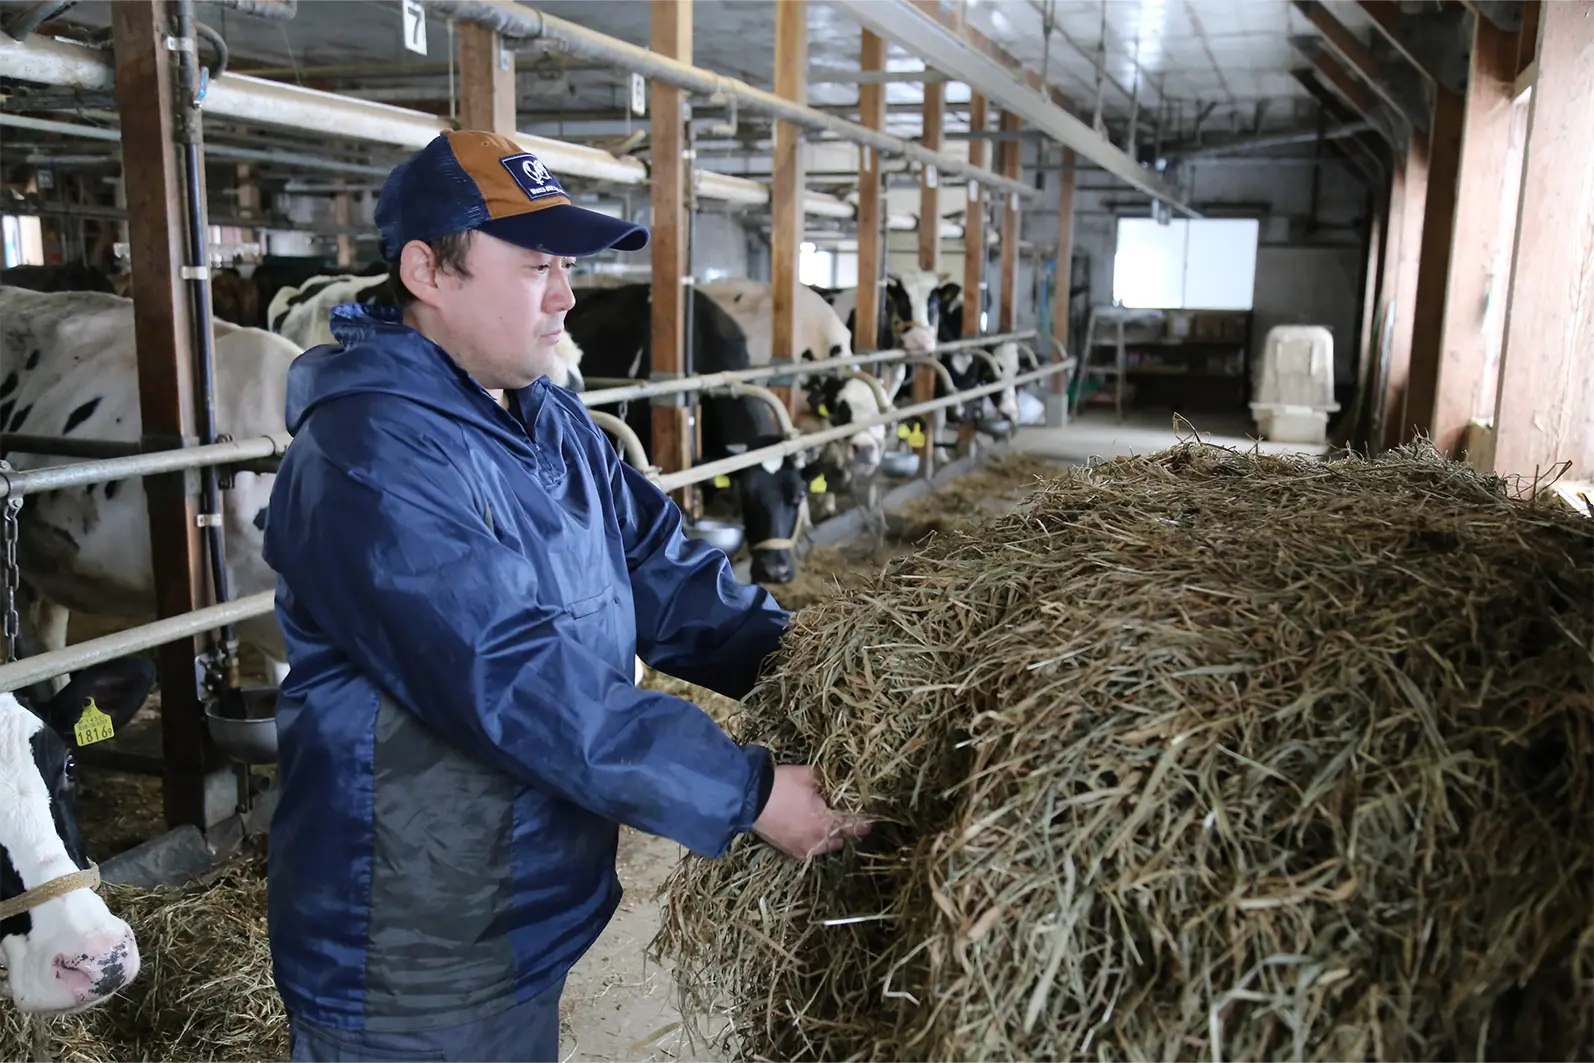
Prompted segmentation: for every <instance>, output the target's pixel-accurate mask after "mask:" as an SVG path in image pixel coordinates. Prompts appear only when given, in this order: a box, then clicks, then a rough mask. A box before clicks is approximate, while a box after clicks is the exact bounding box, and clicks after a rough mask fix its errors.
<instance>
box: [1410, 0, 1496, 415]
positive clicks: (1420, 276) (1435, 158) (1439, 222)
mask: <svg viewBox="0 0 1594 1063" xmlns="http://www.w3.org/2000/svg"><path fill="white" fill-rule="evenodd" d="M1480 21H1481V20H1480ZM1464 104H1465V101H1464V100H1463V98H1462V97H1461V95H1460V94H1459V93H1455V92H1451V91H1450V90H1449V89H1447V88H1445V87H1444V86H1443V85H1436V86H1434V106H1433V121H1432V124H1431V127H1430V131H1429V135H1428V194H1427V196H1426V197H1425V198H1424V201H1423V220H1422V250H1421V254H1420V260H1419V263H1418V266H1417V290H1416V299H1415V303H1414V306H1413V310H1412V314H1413V317H1412V332H1411V375H1410V378H1409V380H1408V381H1407V385H1406V404H1405V409H1404V412H1403V415H1402V417H1401V424H1400V432H1401V441H1402V442H1410V441H1411V440H1412V439H1413V438H1415V437H1416V435H1417V434H1418V433H1422V434H1431V433H1432V431H1433V420H1434V402H1435V398H1436V396H1437V394H1438V386H1439V359H1440V351H1441V338H1442V335H1443V333H1444V324H1445V289H1446V287H1447V285H1448V284H1449V282H1450V254H1451V239H1452V237H1453V236H1454V234H1455V223H1456V183H1457V175H1458V173H1459V171H1460V168H1461V126H1462V118H1463V116H1464V114H1465V110H1466V108H1465V106H1464Z"/></svg>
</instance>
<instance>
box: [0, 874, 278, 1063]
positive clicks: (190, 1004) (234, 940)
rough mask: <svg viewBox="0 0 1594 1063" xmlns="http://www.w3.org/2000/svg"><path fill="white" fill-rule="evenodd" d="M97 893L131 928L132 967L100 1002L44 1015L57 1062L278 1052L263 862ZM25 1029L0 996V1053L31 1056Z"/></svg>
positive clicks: (92, 1062)
mask: <svg viewBox="0 0 1594 1063" xmlns="http://www.w3.org/2000/svg"><path fill="white" fill-rule="evenodd" d="M101 895H102V896H104V898H105V901H106V903H107V904H108V905H109V906H110V908H111V910H112V911H114V912H116V913H117V914H118V915H119V916H121V917H122V918H123V919H125V920H127V922H128V924H129V925H130V926H132V928H133V932H134V934H135V935H137V939H138V950H139V958H140V962H141V964H142V969H141V970H140V971H139V975H138V978H136V979H135V980H134V982H133V984H132V985H131V986H130V987H128V989H126V990H124V991H123V992H122V993H121V994H118V995H117V997H116V998H115V999H113V1000H111V1001H110V1002H108V1003H107V1004H105V1005H104V1006H103V1007H100V1008H97V1009H95V1010H93V1011H90V1012H88V1013H86V1014H82V1015H70V1016H64V1017H61V1018H55V1019H49V1020H46V1027H47V1030H48V1035H49V1036H48V1041H47V1043H48V1046H49V1050H50V1053H51V1055H52V1056H53V1057H54V1058H55V1059H57V1060H61V1061H63V1063H112V1061H117V1063H120V1061H125V1060H152V1061H165V1060H171V1061H178V1060H183V1061H187V1060H240V1059H248V1060H257V1059H267V1060H270V1059H287V1058H288V1026H287V1017H286V1015H285V1013H284V1011H283V1007H282V998H281V997H280V996H278V994H277V988H276V986H275V984H274V983H273V981H272V976H271V949H270V946H269V944H268V942H267V939H266V878H265V867H264V861H263V860H259V859H254V860H247V861H242V860H241V861H238V862H235V863H233V864H230V865H228V867H226V868H225V869H224V870H223V871H222V872H221V873H220V874H219V875H218V876H216V877H215V878H214V880H213V881H211V882H209V883H194V884H190V885H186V886H177V887H161V888H158V889H152V890H143V889H134V888H132V887H129V886H115V885H111V884H106V885H105V886H103V887H101ZM32 1044H33V1042H32V1038H31V1032H30V1031H29V1030H28V1028H27V1026H26V1024H25V1023H24V1022H23V1021H22V1019H21V1016H20V1015H19V1014H18V1013H17V1012H16V1010H15V1009H14V1008H12V1007H10V1005H9V1004H0V1059H32V1058H34V1057H33V1055H32Z"/></svg>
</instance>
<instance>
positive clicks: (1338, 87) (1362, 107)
mask: <svg viewBox="0 0 1594 1063" xmlns="http://www.w3.org/2000/svg"><path fill="white" fill-rule="evenodd" d="M1307 58H1308V59H1309V60H1311V63H1312V66H1314V67H1316V68H1317V73H1318V75H1319V76H1321V77H1322V79H1323V81H1324V82H1325V83H1327V84H1328V85H1329V86H1330V87H1331V88H1333V90H1334V91H1335V92H1337V93H1339V94H1340V96H1342V97H1344V99H1345V102H1346V103H1348V104H1350V105H1351V107H1353V108H1354V109H1355V110H1356V112H1357V113H1358V114H1360V115H1361V116H1362V117H1363V118H1366V119H1368V120H1369V121H1371V120H1372V119H1373V118H1374V117H1375V115H1376V113H1377V111H1378V100H1377V98H1376V97H1375V96H1374V95H1373V94H1372V92H1371V91H1370V90H1368V88H1367V87H1366V86H1365V85H1363V84H1362V83H1361V82H1360V81H1358V80H1357V79H1356V78H1355V77H1353V76H1352V75H1351V72H1350V71H1349V70H1346V69H1345V68H1344V67H1343V66H1341V65H1340V63H1339V61H1338V60H1337V59H1335V58H1334V57H1333V56H1331V55H1327V54H1325V53H1323V52H1318V53H1317V54H1316V55H1311V56H1308V57H1307ZM1396 113H1397V114H1403V113H1404V112H1399V111H1397V112H1396Z"/></svg>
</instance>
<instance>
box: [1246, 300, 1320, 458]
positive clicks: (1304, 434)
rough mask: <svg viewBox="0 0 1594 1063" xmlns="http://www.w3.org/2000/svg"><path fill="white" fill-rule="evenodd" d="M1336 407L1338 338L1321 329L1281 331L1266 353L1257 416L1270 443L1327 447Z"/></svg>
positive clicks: (1270, 338) (1254, 408)
mask: <svg viewBox="0 0 1594 1063" xmlns="http://www.w3.org/2000/svg"><path fill="white" fill-rule="evenodd" d="M1338 409H1339V403H1337V402H1335V401H1334V335H1333V333H1331V332H1329V330H1328V329H1326V328H1324V327H1323V326H1321V325H1275V326H1274V327H1273V328H1271V329H1268V333H1267V339H1266V341H1265V342H1264V345H1263V350H1262V379H1261V381H1260V382H1259V384H1258V386H1257V389H1256V393H1255V396H1254V398H1253V400H1252V402H1251V416H1252V417H1253V418H1255V420H1256V423H1257V428H1258V429H1259V430H1260V431H1261V434H1262V437H1263V438H1264V439H1269V440H1272V441H1275V442H1279V443H1326V442H1327V441H1328V415H1329V414H1330V413H1333V412H1334V411H1335V410H1338Z"/></svg>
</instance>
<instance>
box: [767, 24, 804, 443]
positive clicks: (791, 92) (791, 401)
mask: <svg viewBox="0 0 1594 1063" xmlns="http://www.w3.org/2000/svg"><path fill="white" fill-rule="evenodd" d="M775 93H776V95H778V96H782V97H784V98H785V99H788V100H795V101H797V102H798V103H803V102H805V101H806V99H807V95H808V0H784V2H783V3H780V4H777V5H776V6H775ZM774 167H775V180H774V182H773V187H772V188H771V191H770V210H771V212H772V213H773V215H774V226H773V232H772V234H771V239H770V274H771V279H772V280H773V282H774V289H775V290H774V323H773V326H772V327H773V332H772V336H771V340H772V342H771V357H772V358H773V360H774V361H776V362H789V361H792V360H793V359H794V358H795V357H796V356H797V342H796V337H797V286H798V285H799V284H800V283H801V282H800V280H799V279H798V274H797V260H798V257H799V255H800V253H801V244H802V238H803V191H804V185H805V180H804V177H805V175H804V173H803V143H802V127H801V126H797V125H793V124H792V123H791V122H776V123H775V155H774ZM797 397H798V392H797V389H796V388H789V389H787V390H786V394H785V398H786V404H787V406H788V408H790V409H791V411H792V412H793V413H796V412H797Z"/></svg>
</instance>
